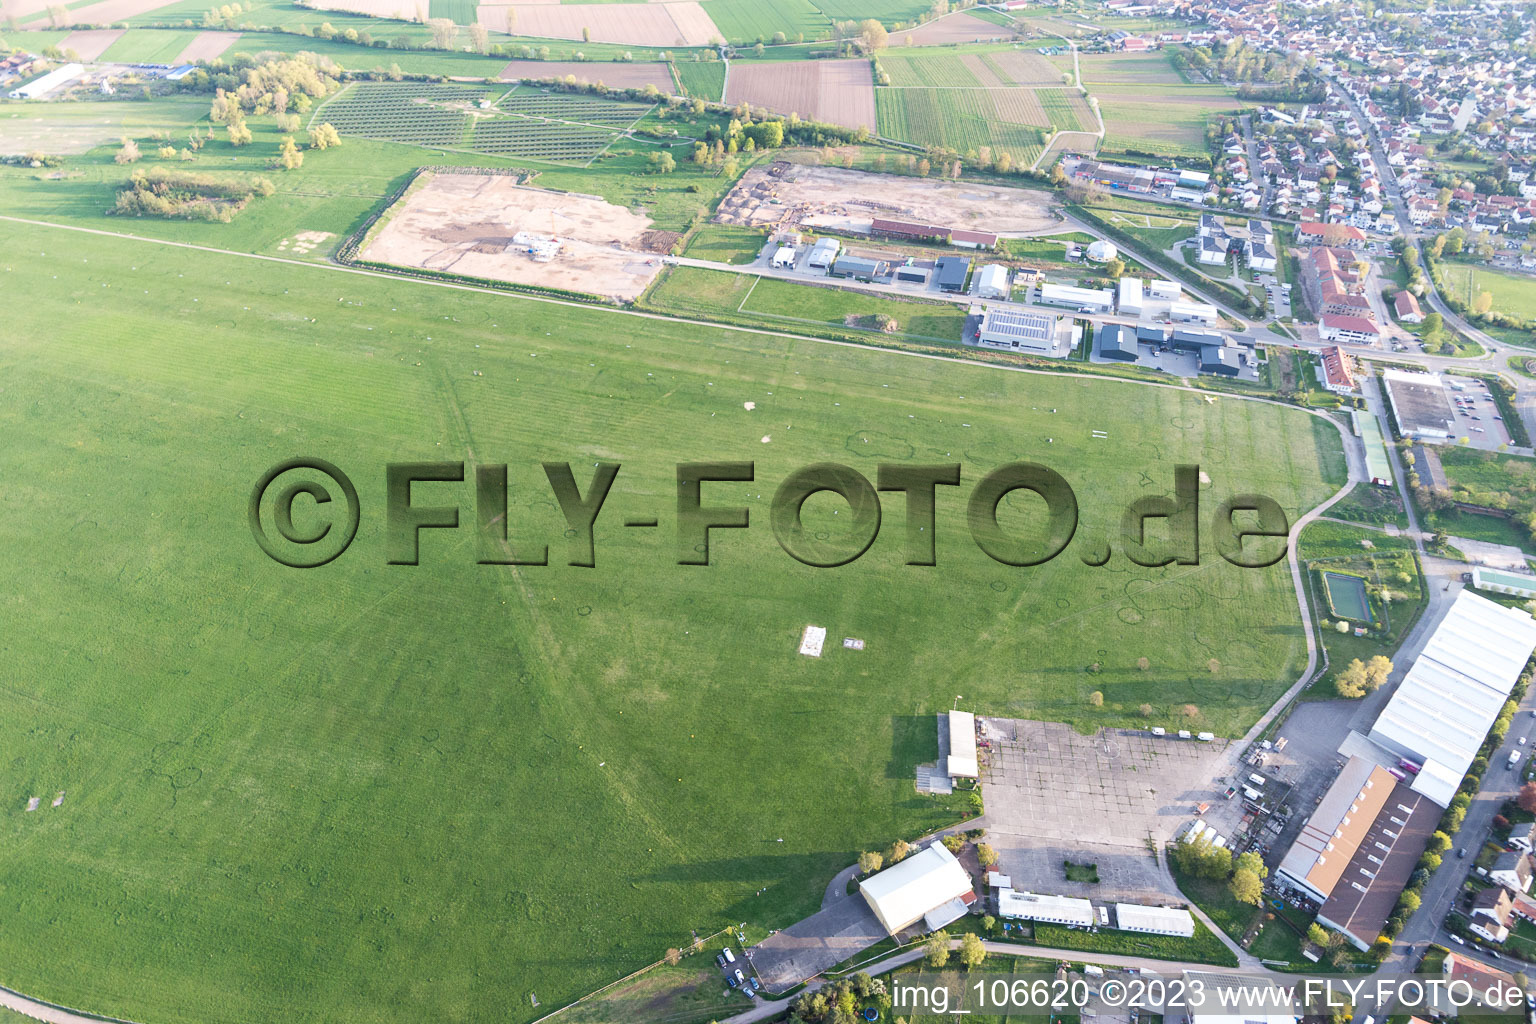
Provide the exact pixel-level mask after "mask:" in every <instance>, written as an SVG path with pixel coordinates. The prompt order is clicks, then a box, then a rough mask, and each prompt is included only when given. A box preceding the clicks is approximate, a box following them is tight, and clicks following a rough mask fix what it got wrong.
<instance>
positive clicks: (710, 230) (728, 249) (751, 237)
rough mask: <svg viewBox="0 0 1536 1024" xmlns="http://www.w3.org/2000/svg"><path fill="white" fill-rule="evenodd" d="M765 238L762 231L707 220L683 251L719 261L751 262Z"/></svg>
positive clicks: (703, 258)
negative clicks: (708, 222)
mask: <svg viewBox="0 0 1536 1024" xmlns="http://www.w3.org/2000/svg"><path fill="white" fill-rule="evenodd" d="M767 241H768V236H767V235H766V234H765V233H763V232H762V231H754V230H753V229H751V228H738V227H731V226H730V225H726V224H713V223H710V224H705V225H703V226H702V227H700V228H699V230H698V231H696V232H694V235H693V237H692V238H690V239H689V240H688V248H687V249H686V250H684V253H683V254H684V255H685V256H692V257H694V258H696V259H701V260H715V261H717V262H719V263H736V264H741V263H751V262H752V261H753V260H754V259H756V258H757V254H758V253H760V252H762V251H763V246H764V245H765V244H767Z"/></svg>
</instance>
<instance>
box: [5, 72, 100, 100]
mask: <svg viewBox="0 0 1536 1024" xmlns="http://www.w3.org/2000/svg"><path fill="white" fill-rule="evenodd" d="M83 74H85V67H84V65H81V64H65V65H64V66H63V67H61V68H54V69H53V70H52V71H50V72H48V73H47V74H46V75H44V76H43V77H41V78H34V79H33V80H32V81H30V82H28V83H27V84H26V85H24V86H22V87H21V88H19V89H12V90H11V99H13V100H36V99H42V98H43V97H44V96H46V95H48V94H49V93H50V92H52V91H53V90H55V89H58V88H60V87H61V86H64V85H67V84H68V83H70V82H73V81H74V80H75V79H77V78H79V77H80V76H81V75H83Z"/></svg>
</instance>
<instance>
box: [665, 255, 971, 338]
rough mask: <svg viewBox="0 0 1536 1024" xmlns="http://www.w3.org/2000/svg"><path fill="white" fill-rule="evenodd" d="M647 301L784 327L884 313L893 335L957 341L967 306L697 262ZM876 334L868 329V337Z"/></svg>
mask: <svg viewBox="0 0 1536 1024" xmlns="http://www.w3.org/2000/svg"><path fill="white" fill-rule="evenodd" d="M690 255H692V253H690ZM650 302H651V305H652V306H653V307H655V308H658V309H663V310H666V311H668V312H674V313H677V314H679V315H681V316H707V317H711V318H725V319H729V320H737V321H748V322H751V323H754V324H759V325H762V324H766V325H770V326H776V327H780V328H782V329H784V330H795V329H796V326H797V325H816V324H832V325H835V326H843V325H845V324H847V322H848V319H849V318H850V317H852V318H856V320H857V322H859V323H861V324H864V325H866V326H868V318H872V317H875V316H878V315H885V316H889V317H891V318H893V319H894V320H895V321H896V325H897V326H896V330H895V331H893V332H891V335H892V336H893V337H898V338H908V339H911V340H916V341H928V342H934V341H936V342H941V343H945V344H954V345H958V344H959V343H960V335H961V333H962V332H963V331H964V329H965V309H964V308H963V307H961V306H957V305H955V304H953V303H948V302H946V303H929V302H911V301H907V300H905V299H898V298H886V297H884V296H881V295H872V294H870V293H868V292H860V291H844V290H842V289H840V288H836V287H829V288H822V287H817V286H815V285H804V284H796V283H795V282H793V281H781V280H778V279H775V278H771V277H764V278H758V277H754V276H752V275H750V274H734V273H729V272H727V271H721V270H702V269H699V268H696V267H676V268H673V269H672V270H670V271H668V272H667V277H666V278H665V279H664V280H662V281H661V283H660V284H659V286H657V287H656V288H655V289H654V290H653V291H652V292H651V295H650ZM738 314H740V315H738ZM880 336H881V335H880V334H878V333H873V332H872V333H871V334H870V338H871V340H877V339H878V338H879V337H880Z"/></svg>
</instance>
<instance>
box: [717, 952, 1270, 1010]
mask: <svg viewBox="0 0 1536 1024" xmlns="http://www.w3.org/2000/svg"><path fill="white" fill-rule="evenodd" d="M1216 934H1218V935H1220V934H1221V931H1220V929H1216ZM982 945H984V946H985V947H986V948H987V952H988V953H995V954H999V955H1002V956H1028V957H1038V958H1039V959H1042V960H1070V961H1072V962H1073V963H1084V962H1088V963H1095V964H1103V965H1104V966H1105V967H1134V968H1135V969H1136V970H1139V971H1153V972H1156V973H1159V974H1175V973H1179V972H1182V971H1200V972H1210V971H1219V970H1221V968H1215V967H1212V966H1211V965H1210V964H1186V963H1180V962H1178V961H1174V960H1154V959H1152V958H1150V957H1143V956H1122V955H1120V954H1117V953H1084V952H1083V951H1082V950H1080V949H1053V948H1051V947H1049V946H1024V945H1019V944H1018V943H1014V942H993V941H990V940H989V941H984V942H983V943H982ZM949 946H950V948H951V949H959V948H960V940H959V939H952V940H950V943H949ZM922 958H923V947H922V946H921V945H918V946H916V947H913V948H909V949H905V950H902V951H901V952H900V953H897V954H895V955H894V956H891V957H890V958H888V959H885V960H882V961H880V962H879V963H878V964H873V965H871V966H869V967H867V968H865V970H866V971H867V972H868V973H869V974H870V976H871V977H874V976H877V975H881V974H887V973H889V972H890V971H893V970H895V969H896V968H898V967H905V966H906V965H907V964H910V963H912V962H914V961H917V960H921V959H922ZM1255 965H1256V966H1254V967H1247V966H1245V967H1244V968H1243V970H1244V971H1247V972H1249V973H1252V974H1258V975H1262V976H1266V977H1269V978H1272V979H1274V980H1275V981H1276V982H1279V983H1282V984H1294V983H1295V981H1296V975H1294V974H1281V973H1279V972H1278V971H1271V970H1268V969H1267V968H1265V967H1262V966H1257V961H1255ZM827 984H829V982H828V981H825V980H823V981H817V982H813V983H812V984H809V985H807V986H806V987H805V990H806V991H807V992H815V991H816V990H817V989H819V988H821V987H822V986H824V985H827ZM788 1008H789V1005H788V1002H787V1001H785V1000H773V1001H770V1000H763V999H760V1000H758V1004H757V1005H756V1006H754V1007H752V1009H750V1010H743V1011H742V1012H741V1013H738V1014H736V1015H735V1016H734V1017H727V1018H726V1019H725V1020H724V1021H723V1022H722V1024H754V1022H756V1021H762V1020H768V1019H769V1018H771V1017H773V1016H775V1015H777V1014H780V1013H783V1012H784V1011H785V1010H787V1009H788Z"/></svg>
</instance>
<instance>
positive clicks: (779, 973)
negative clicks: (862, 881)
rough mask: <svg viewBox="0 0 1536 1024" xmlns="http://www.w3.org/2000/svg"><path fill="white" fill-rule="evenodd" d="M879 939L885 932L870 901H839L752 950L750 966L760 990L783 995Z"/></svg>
mask: <svg viewBox="0 0 1536 1024" xmlns="http://www.w3.org/2000/svg"><path fill="white" fill-rule="evenodd" d="M883 938H885V928H884V927H883V926H882V925H881V924H880V921H879V920H878V919H877V918H876V917H875V912H874V911H873V910H870V909H869V904H868V903H865V902H864V900H863V899H862V898H850V899H846V900H839V901H838V902H836V903H833V904H832V905H831V906H829V907H826V908H825V909H823V910H821V911H819V912H817V913H815V914H812V915H811V916H810V917H807V918H806V919H805V920H803V921H798V922H796V923H795V924H792V925H790V926H789V927H788V928H785V929H784V930H783V931H780V932H775V933H774V934H772V935H770V936H768V937H767V938H766V939H764V940H763V941H762V942H760V943H758V944H757V945H756V946H754V947H752V967H753V968H755V969H756V971H757V976H758V978H760V979H761V980H762V985H763V987H764V988H766V989H767V990H768V991H770V992H781V991H783V990H784V989H786V988H790V987H791V986H794V985H798V984H799V983H800V982H801V981H804V980H805V979H806V978H809V977H810V976H811V975H813V974H820V973H821V972H822V971H824V970H826V969H827V968H828V967H831V966H832V965H833V964H836V963H841V962H842V961H844V960H847V959H848V958H850V957H852V956H853V955H854V954H855V953H858V952H860V951H862V950H865V949H868V948H869V947H870V946H873V945H874V944H875V943H877V942H879V941H880V940H881V939H883ZM740 959H741V957H740V955H739V954H738V956H737V960H738V961H739V960H740ZM735 966H738V967H739V966H741V964H740V963H738V964H736V965H735Z"/></svg>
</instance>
